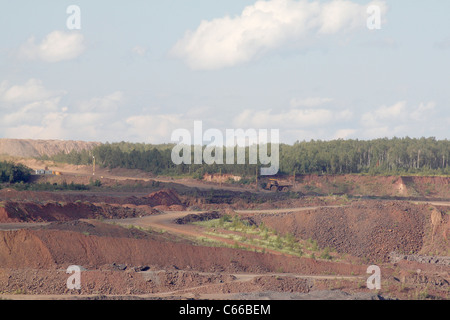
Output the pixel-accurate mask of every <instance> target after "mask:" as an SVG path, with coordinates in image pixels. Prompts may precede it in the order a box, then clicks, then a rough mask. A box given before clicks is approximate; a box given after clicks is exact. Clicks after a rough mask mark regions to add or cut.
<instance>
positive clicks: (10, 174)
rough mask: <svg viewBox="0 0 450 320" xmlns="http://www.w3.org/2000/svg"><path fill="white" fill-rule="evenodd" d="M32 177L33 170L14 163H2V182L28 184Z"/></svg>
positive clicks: (0, 166)
mask: <svg viewBox="0 0 450 320" xmlns="http://www.w3.org/2000/svg"><path fill="white" fill-rule="evenodd" d="M30 176H31V169H30V168H28V167H26V166H24V165H22V164H14V163H12V162H8V161H3V162H0V182H1V183H5V182H9V183H18V182H28V181H29V180H30Z"/></svg>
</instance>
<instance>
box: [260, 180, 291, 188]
mask: <svg viewBox="0 0 450 320" xmlns="http://www.w3.org/2000/svg"><path fill="white" fill-rule="evenodd" d="M291 187H292V184H290V183H285V182H281V181H279V180H277V179H269V182H268V183H267V185H266V189H268V190H272V191H288V190H289V189H291Z"/></svg>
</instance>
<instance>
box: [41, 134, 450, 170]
mask: <svg viewBox="0 0 450 320" xmlns="http://www.w3.org/2000/svg"><path fill="white" fill-rule="evenodd" d="M173 147H174V145H173V144H163V145H152V144H143V143H139V144H136V143H128V142H120V143H105V144H102V145H100V146H98V147H95V148H94V149H93V150H91V151H81V152H75V151H73V152H70V153H60V154H58V155H55V156H53V157H44V158H42V160H54V161H57V162H64V163H70V164H76V165H92V163H93V161H94V157H95V161H96V164H97V165H100V166H102V167H109V168H128V169H140V170H144V171H147V172H152V173H154V174H165V175H192V176H194V177H195V176H197V177H201V176H203V174H204V173H219V172H220V173H232V174H237V175H242V176H254V175H255V172H256V171H257V169H258V168H260V167H261V164H260V163H258V164H249V163H248V147H247V148H246V159H247V161H246V162H245V164H221V165H218V164H213V165H206V164H202V165H200V164H180V165H175V164H174V163H173V162H172V160H171V152H172V148H173ZM279 147H280V148H279V150H280V156H279V164H280V171H279V173H280V174H294V173H295V174H370V175H399V174H405V175H410V174H420V175H448V174H450V166H449V160H450V141H448V140H437V139H436V138H433V137H431V138H420V139H417V138H408V137H406V138H391V139H388V138H385V139H375V140H332V141H320V140H311V141H302V142H300V141H297V142H295V143H294V144H293V145H288V144H280V146H279ZM191 149H192V152H193V147H192V148H191ZM268 149H269V150H270V148H268ZM235 153H236V152H235ZM224 155H225V151H224ZM224 163H225V159H224ZM235 163H236V162H235Z"/></svg>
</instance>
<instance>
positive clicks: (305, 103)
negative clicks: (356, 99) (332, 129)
mask: <svg viewBox="0 0 450 320" xmlns="http://www.w3.org/2000/svg"><path fill="white" fill-rule="evenodd" d="M332 101H333V99H330V98H319V97H312V98H306V99H298V98H292V99H291V101H290V105H291V107H292V108H297V107H307V108H314V107H318V106H321V105H324V104H327V103H330V102H332Z"/></svg>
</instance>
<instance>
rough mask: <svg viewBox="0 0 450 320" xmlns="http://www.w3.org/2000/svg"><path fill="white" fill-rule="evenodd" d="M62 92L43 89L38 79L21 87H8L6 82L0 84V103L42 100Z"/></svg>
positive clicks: (30, 80) (31, 80)
mask: <svg viewBox="0 0 450 320" xmlns="http://www.w3.org/2000/svg"><path fill="white" fill-rule="evenodd" d="M60 94H62V92H53V91H49V90H47V89H45V87H44V86H43V84H42V81H41V80H39V79H29V80H28V81H27V82H26V83H25V84H23V85H14V86H9V85H8V83H7V82H6V81H3V82H2V83H1V84H0V101H3V102H6V103H24V102H30V101H37V100H44V99H48V98H50V97H53V96H56V95H60Z"/></svg>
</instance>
